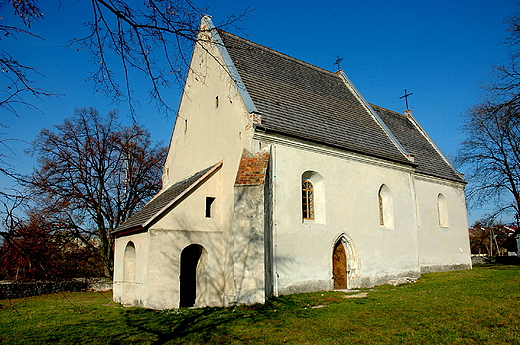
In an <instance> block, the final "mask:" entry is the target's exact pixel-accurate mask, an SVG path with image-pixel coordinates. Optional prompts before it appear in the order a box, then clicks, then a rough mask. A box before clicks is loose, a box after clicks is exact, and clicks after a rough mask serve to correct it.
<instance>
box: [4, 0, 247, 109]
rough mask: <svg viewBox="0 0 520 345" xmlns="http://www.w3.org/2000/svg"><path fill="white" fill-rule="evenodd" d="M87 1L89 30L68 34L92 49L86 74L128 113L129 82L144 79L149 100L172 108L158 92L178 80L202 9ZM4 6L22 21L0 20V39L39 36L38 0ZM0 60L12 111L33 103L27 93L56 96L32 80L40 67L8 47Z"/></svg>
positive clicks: (232, 22)
mask: <svg viewBox="0 0 520 345" xmlns="http://www.w3.org/2000/svg"><path fill="white" fill-rule="evenodd" d="M6 2H7V3H8V6H7V5H6ZM56 4H58V2H56ZM91 5H92V7H91V8H92V13H91V20H90V21H88V22H87V23H86V25H85V27H86V28H87V30H88V31H87V32H86V33H84V34H83V33H78V35H79V37H78V38H72V37H71V42H70V45H71V46H76V47H78V49H86V50H87V51H89V52H90V53H91V54H90V55H91V62H92V63H93V65H94V66H95V69H94V72H93V73H92V75H90V76H86V77H87V79H90V80H92V81H93V82H94V86H95V89H96V90H97V91H100V92H102V93H104V94H105V95H106V96H108V97H110V99H111V100H113V101H115V102H116V104H120V103H122V102H124V103H125V104H127V105H128V106H129V108H130V112H131V114H132V115H133V114H134V112H135V107H134V104H135V102H136V100H135V97H134V88H133V87H132V85H138V86H139V87H140V88H141V87H142V85H143V81H146V82H147V83H148V85H149V88H148V96H149V97H148V98H149V100H150V101H152V102H155V103H156V105H157V106H158V109H161V110H165V111H169V110H172V108H171V106H170V104H168V102H167V101H166V100H165V99H164V98H163V96H162V92H163V91H164V90H165V89H168V88H170V87H172V85H177V83H178V84H182V82H183V80H184V76H185V74H186V71H187V69H188V65H189V60H190V54H191V50H192V47H193V45H194V44H197V43H200V42H198V41H197V37H198V36H197V34H198V31H199V25H200V20H201V18H202V17H203V15H204V14H205V10H203V9H199V8H196V7H195V6H194V5H193V4H192V2H191V1H190V0H144V1H142V3H141V4H140V5H139V3H138V2H135V3H133V4H132V5H131V6H130V5H128V2H127V1H124V0H91ZM2 7H3V8H2ZM7 7H9V8H11V9H13V10H14V15H15V16H17V17H19V18H20V20H21V21H22V23H21V25H20V26H19V27H10V26H5V25H0V32H2V31H3V33H4V35H3V36H4V38H3V39H9V38H10V37H13V36H15V35H17V34H26V35H33V36H35V37H39V36H37V35H36V34H34V33H32V32H31V31H30V27H31V23H33V22H34V21H38V20H43V19H44V13H43V12H42V11H41V10H40V7H39V6H38V1H37V0H4V3H3V6H2V3H1V2H0V9H3V10H6V9H7ZM58 7H59V6H58ZM248 11H249V10H246V11H245V12H244V13H243V14H241V15H239V16H235V15H231V16H229V17H228V18H226V19H225V20H224V21H223V22H221V23H220V24H219V25H218V26H219V27H220V28H224V27H230V26H231V27H236V24H237V23H238V22H239V21H240V20H241V19H242V17H243V16H244V15H245V14H246V13H247V12H248ZM0 66H1V68H2V72H3V74H2V75H3V77H4V78H7V80H8V83H6V84H5V83H4V84H5V85H6V86H5V88H4V90H3V93H4V95H3V99H0V108H4V109H7V110H9V111H11V112H15V113H16V110H15V108H14V107H15V106H16V105H17V104H23V105H25V106H29V107H35V106H34V104H33V103H31V101H29V100H28V97H30V95H32V96H34V97H36V98H41V97H42V96H55V95H54V94H53V93H52V92H50V91H47V90H44V89H40V88H38V87H37V86H35V85H34V83H33V82H32V80H31V75H34V74H37V73H39V72H38V71H37V70H36V69H34V68H32V67H29V66H27V65H25V64H24V63H23V62H21V61H19V60H18V59H16V58H14V57H13V56H11V55H10V54H9V53H8V52H6V51H2V55H1V56H0Z"/></svg>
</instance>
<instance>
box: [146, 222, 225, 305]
mask: <svg viewBox="0 0 520 345" xmlns="http://www.w3.org/2000/svg"><path fill="white" fill-rule="evenodd" d="M149 234H150V246H151V247H152V248H154V250H152V251H150V257H149V277H148V298H147V300H146V301H145V303H144V306H145V307H147V308H153V309H169V308H178V307H179V303H180V289H181V286H180V273H181V253H182V251H183V249H185V248H186V247H188V246H189V245H192V244H196V245H200V246H202V247H203V249H204V251H205V255H206V257H205V258H204V265H203V266H204V267H201V262H199V266H198V267H197V275H198V276H200V275H202V276H203V278H202V279H201V280H200V281H197V300H196V302H195V306H199V307H201V306H221V305H224V304H225V299H226V298H227V295H228V294H229V292H228V290H229V286H230V285H232V268H230V258H229V257H228V256H227V254H226V251H228V248H226V244H225V243H224V241H225V239H224V236H223V234H222V233H220V232H197V231H182V230H177V231H170V230H154V229H151V230H149Z"/></svg>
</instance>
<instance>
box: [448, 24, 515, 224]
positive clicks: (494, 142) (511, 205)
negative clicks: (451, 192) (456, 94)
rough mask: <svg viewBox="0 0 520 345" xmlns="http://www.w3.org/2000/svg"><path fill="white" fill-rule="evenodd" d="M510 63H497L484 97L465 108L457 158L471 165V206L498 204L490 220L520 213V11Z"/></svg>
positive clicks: (510, 39)
mask: <svg viewBox="0 0 520 345" xmlns="http://www.w3.org/2000/svg"><path fill="white" fill-rule="evenodd" d="M508 22H509V24H510V26H509V29H508V31H509V36H508V38H507V40H506V42H507V43H508V44H509V48H510V60H509V63H508V64H504V65H499V66H497V67H495V68H494V72H495V77H496V78H495V79H494V82H493V83H491V84H490V85H488V86H487V87H486V90H487V94H486V97H485V98H484V100H483V101H482V102H480V103H479V104H477V105H475V106H474V107H472V108H470V109H469V110H468V111H467V112H466V113H465V114H464V124H463V127H462V130H463V131H464V132H465V134H466V140H464V142H463V143H462V145H461V148H460V150H459V152H458V155H457V158H456V161H457V162H458V163H459V164H460V165H462V166H466V171H467V172H466V177H467V179H468V182H469V184H468V187H467V195H468V201H469V202H470V206H477V207H478V206H482V205H484V204H486V205H495V206H496V208H495V209H494V210H493V211H492V212H491V213H490V214H488V215H487V216H486V219H484V221H486V222H491V223H493V220H494V219H496V218H497V217H499V216H500V215H502V214H504V213H509V214H510V215H513V216H514V217H515V219H516V220H517V222H518V220H519V215H520V213H519V212H520V71H518V68H517V65H518V59H519V57H520V46H519V43H520V17H519V16H518V15H514V16H512V17H511V18H509V20H508Z"/></svg>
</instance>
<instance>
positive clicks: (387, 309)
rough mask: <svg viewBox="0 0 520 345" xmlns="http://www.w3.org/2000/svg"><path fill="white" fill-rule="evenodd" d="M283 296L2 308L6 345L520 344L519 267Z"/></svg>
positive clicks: (52, 299) (93, 296) (41, 299)
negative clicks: (168, 305) (195, 305)
mask: <svg viewBox="0 0 520 345" xmlns="http://www.w3.org/2000/svg"><path fill="white" fill-rule="evenodd" d="M366 291H368V295H367V297H364V298H344V297H345V294H344V293H342V292H323V293H307V294H297V295H291V296H282V297H280V298H275V299H272V300H270V301H269V302H268V303H266V304H265V305H254V306H249V307H245V306H241V307H230V308H204V309H181V310H165V311H153V310H147V309H141V308H124V307H121V306H120V305H118V304H116V303H113V302H112V301H111V294H109V293H65V294H56V295H46V296H38V297H30V298H24V299H15V300H10V301H9V300H1V301H0V342H1V343H5V344H48V343H61V344H72V343H77V344H101V343H103V344H121V343H144V344H147V343H154V344H163V343H169V344H177V343H182V344H243V343H246V344H281V343H287V344H520V330H519V327H520V268H519V267H517V266H479V267H475V268H474V269H473V270H471V271H456V272H446V273H431V274H425V275H423V276H422V277H421V278H420V279H419V281H418V282H417V283H416V284H406V285H401V286H398V287H392V286H387V285H385V286H380V287H376V288H374V289H366V290H363V291H362V292H366Z"/></svg>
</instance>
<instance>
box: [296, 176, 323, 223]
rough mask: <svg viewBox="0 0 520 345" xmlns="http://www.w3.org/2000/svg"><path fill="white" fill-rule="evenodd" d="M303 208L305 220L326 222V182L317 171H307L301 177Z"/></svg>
mask: <svg viewBox="0 0 520 345" xmlns="http://www.w3.org/2000/svg"><path fill="white" fill-rule="evenodd" d="M301 195H302V198H301V210H302V220H303V222H315V223H319V224H325V219H326V214H325V211H326V210H325V184H324V180H323V177H322V176H321V175H320V174H319V173H317V172H316V171H310V170H309V171H306V172H304V173H303V174H302V177H301Z"/></svg>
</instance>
